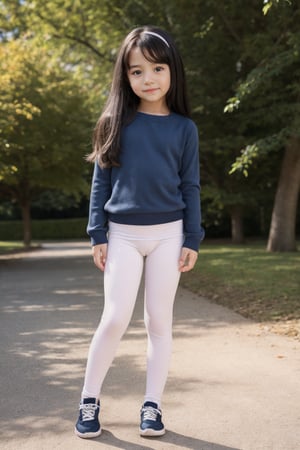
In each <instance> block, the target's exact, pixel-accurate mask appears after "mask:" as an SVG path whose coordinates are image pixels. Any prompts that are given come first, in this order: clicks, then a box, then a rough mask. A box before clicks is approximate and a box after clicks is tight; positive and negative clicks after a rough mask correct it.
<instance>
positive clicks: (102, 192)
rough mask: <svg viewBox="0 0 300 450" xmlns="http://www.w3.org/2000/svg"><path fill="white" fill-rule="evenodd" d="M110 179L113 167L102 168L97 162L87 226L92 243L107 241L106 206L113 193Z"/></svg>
mask: <svg viewBox="0 0 300 450" xmlns="http://www.w3.org/2000/svg"><path fill="white" fill-rule="evenodd" d="M110 180H111V169H102V168H100V166H99V164H98V162H95V166H94V174H93V179H92V187H91V195H90V208H89V221H88V226H87V233H88V235H89V236H90V238H91V243H92V245H97V244H105V243H107V231H108V219H107V213H106V211H105V210H104V206H105V203H106V202H107V201H108V199H109V198H110V195H111V181H110Z"/></svg>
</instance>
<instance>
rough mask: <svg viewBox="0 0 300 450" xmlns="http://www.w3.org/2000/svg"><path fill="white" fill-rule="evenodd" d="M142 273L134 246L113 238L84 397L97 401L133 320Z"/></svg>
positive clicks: (140, 262) (111, 238) (109, 250)
mask: <svg viewBox="0 0 300 450" xmlns="http://www.w3.org/2000/svg"><path fill="white" fill-rule="evenodd" d="M142 271H143V256H142V255H141V254H140V253H139V252H138V250H137V249H136V248H135V246H134V244H132V243H131V242H127V241H126V240H124V239H121V238H118V237H115V236H111V237H110V239H109V245H108V255H107V262H106V267H105V272H104V295H105V303H104V311H103V315H102V318H101V321H100V324H99V326H98V328H97V330H96V332H95V335H94V337H93V339H92V342H91V345H90V350H89V354H88V361H87V367H86V374H85V381H84V387H83V391H82V397H83V398H87V397H94V398H98V397H99V395H100V391H101V387H102V383H103V381H104V378H105V376H106V373H107V371H108V369H109V367H110V365H111V363H112V361H113V358H114V356H115V353H116V350H117V348H118V344H119V342H120V339H121V337H122V335H123V334H124V332H125V331H126V329H127V327H128V324H129V321H130V319H131V316H132V313H133V308H134V304H135V301H136V297H137V292H138V288H139V284H140V280H141V276H142Z"/></svg>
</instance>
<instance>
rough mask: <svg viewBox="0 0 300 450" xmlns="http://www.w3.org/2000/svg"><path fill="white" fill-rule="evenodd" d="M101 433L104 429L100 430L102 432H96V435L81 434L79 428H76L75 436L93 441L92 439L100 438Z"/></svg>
mask: <svg viewBox="0 0 300 450" xmlns="http://www.w3.org/2000/svg"><path fill="white" fill-rule="evenodd" d="M101 432H102V429H101V428H100V430H99V431H96V432H95V433H80V432H79V431H78V430H77V428H76V427H75V434H76V436H78V437H80V438H82V439H92V438H95V437H98V436H100V434H101Z"/></svg>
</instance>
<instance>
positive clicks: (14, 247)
mask: <svg viewBox="0 0 300 450" xmlns="http://www.w3.org/2000/svg"><path fill="white" fill-rule="evenodd" d="M18 250H24V245H23V242H21V241H0V254H5V253H11V252H14V251H18Z"/></svg>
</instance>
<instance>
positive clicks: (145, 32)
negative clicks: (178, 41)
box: [144, 31, 170, 48]
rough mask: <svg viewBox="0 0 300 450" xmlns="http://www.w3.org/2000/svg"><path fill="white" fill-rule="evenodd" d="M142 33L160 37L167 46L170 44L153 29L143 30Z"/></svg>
mask: <svg viewBox="0 0 300 450" xmlns="http://www.w3.org/2000/svg"><path fill="white" fill-rule="evenodd" d="M144 34H152V36H156V37H158V38H159V39H161V40H162V41H163V42H164V43H165V44H166V46H167V47H169V48H170V45H169V43H168V41H167V40H166V39H165V38H163V37H162V36H161V35H160V34H158V33H154V31H144Z"/></svg>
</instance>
